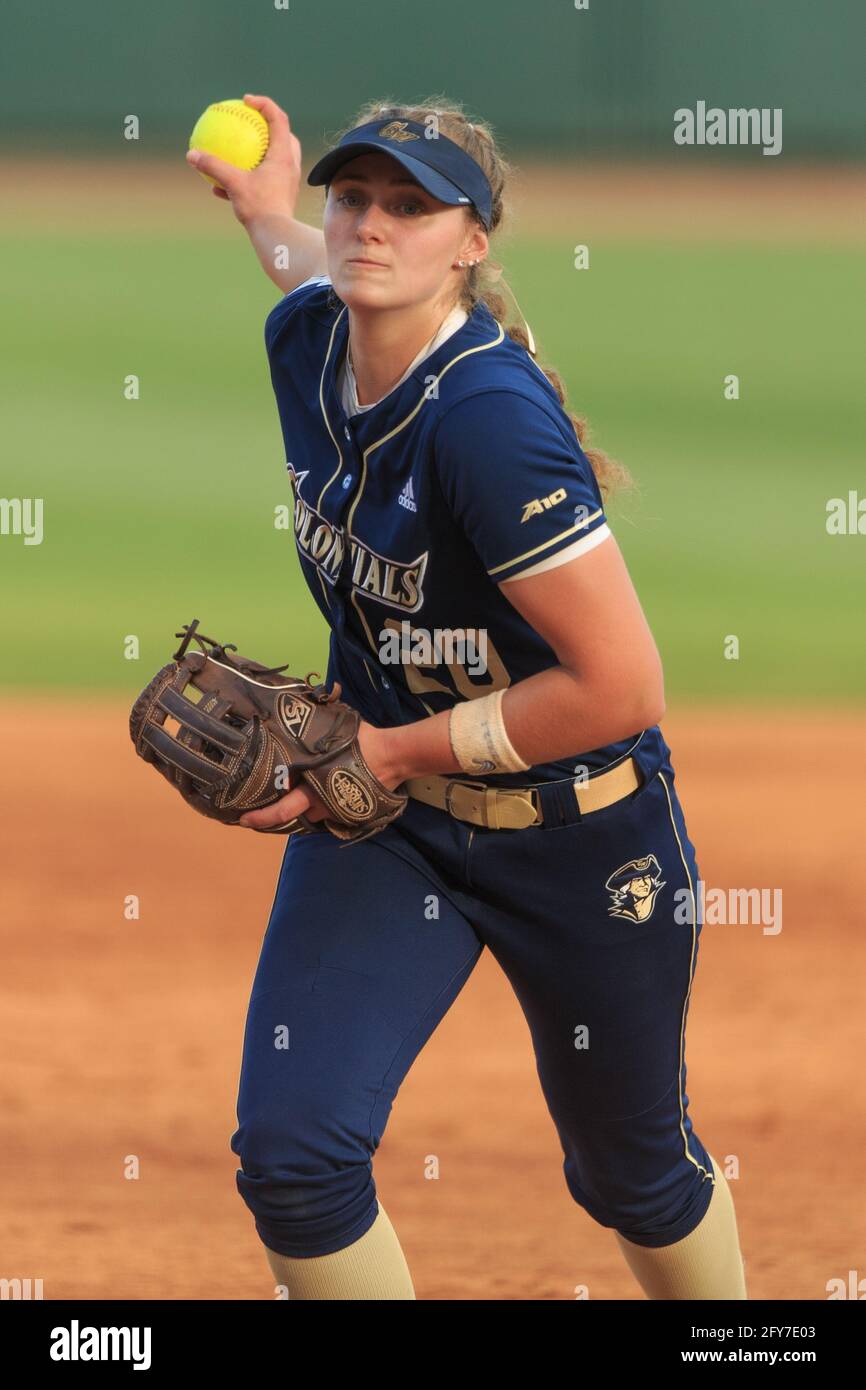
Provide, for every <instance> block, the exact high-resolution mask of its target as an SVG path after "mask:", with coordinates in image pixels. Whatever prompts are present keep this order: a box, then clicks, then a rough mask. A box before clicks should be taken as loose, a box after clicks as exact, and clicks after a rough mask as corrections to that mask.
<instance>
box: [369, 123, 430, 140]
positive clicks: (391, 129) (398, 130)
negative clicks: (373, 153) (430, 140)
mask: <svg viewBox="0 0 866 1390" xmlns="http://www.w3.org/2000/svg"><path fill="white" fill-rule="evenodd" d="M376 134H377V135H381V136H382V139H383V140H420V139H421V136H420V135H415V133H414V132H413V131H411V130H407V129H406V122H405V121H389V122H388V124H387V125H380V127H379V129H378V130H377V131H376Z"/></svg>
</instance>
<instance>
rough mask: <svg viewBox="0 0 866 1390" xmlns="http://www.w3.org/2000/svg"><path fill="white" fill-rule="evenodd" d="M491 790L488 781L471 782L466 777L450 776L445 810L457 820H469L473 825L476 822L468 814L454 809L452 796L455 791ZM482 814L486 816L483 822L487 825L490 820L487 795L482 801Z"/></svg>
mask: <svg viewBox="0 0 866 1390" xmlns="http://www.w3.org/2000/svg"><path fill="white" fill-rule="evenodd" d="M489 790H490V788H489V787H488V786H487V784H486V782H469V781H467V780H466V779H465V778H460V777H452V778H449V780H448V781H447V782H446V784H445V810H446V811H447V812H448V814H449V816H454V817H455V819H456V820H462V821H466V820H468V821H469V823H470V825H472V824H474V823H475V822H473V821H472V820H471V819H470V818H469V817H468V816H461V815H460V813H459V812H458V811H456V810H455V809H454V807H453V805H452V798H453V796H454V794H455V791H456V792H458V793H459V792H467V791H475V792H488V791H489ZM482 815H483V816H484V822H483V823H484V825H486V824H487V820H488V817H487V798H486V796H485V798H484V800H483V802H482Z"/></svg>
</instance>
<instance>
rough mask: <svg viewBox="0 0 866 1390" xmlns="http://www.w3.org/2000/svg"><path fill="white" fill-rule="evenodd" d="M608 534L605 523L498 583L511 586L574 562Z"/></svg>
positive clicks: (605, 538)
mask: <svg viewBox="0 0 866 1390" xmlns="http://www.w3.org/2000/svg"><path fill="white" fill-rule="evenodd" d="M596 516H598V512H596ZM610 534H611V530H610V527H609V526H608V524H607V522H606V521H605V522H604V523H603V524H602V525H601V526H598V527H596V529H595V530H594V531H590V533H589V535H588V536H581V538H580V540H579V541H575V542H574V544H573V545H567V546H566V547H565V549H564V550H558V551H557V552H556V554H555V555H548V557H547V559H546V560H539V562H538V564H537V565H530V567H529V569H528V570H521V571H520V573H519V574H510V575H509V576H508V578H507V579H503V580H501V581H500V582H501V583H502V584H513V582H514V580H515V579H529V577H530V576H531V575H533V574H544V573H545V571H546V570H552V569H556V568H557V566H558V565H564V564H566V563H567V562H568V561H569V560H576V559H577V557H578V555H585V554H586V552H587V551H588V550H593V549H594V548H595V547H596V546H597V545H600V544H601V542H602V541H606V540H607V538H608V536H609V535H610ZM513 563H514V562H513V561H512V564H513Z"/></svg>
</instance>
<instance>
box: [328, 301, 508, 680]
mask: <svg viewBox="0 0 866 1390" xmlns="http://www.w3.org/2000/svg"><path fill="white" fill-rule="evenodd" d="M497 327H498V329H499V332H498V333H497V335H496V337H495V338H492V339H491V341H490V342H489V343H479V344H478V346H477V347H472V348H466V349H465V350H464V351H463V352H458V353H457V355H456V356H455V357H452V358H451V361H450V362H446V363H445V366H444V367H443V368H442V370H441V372H439V373H438V374H437V375H436V377H435V378H434V381H435V383H436V387H437V388H438V385H439V382H440V381H441V380H442V378H443V376H444V375H445V373H446V372H448V371H450V370H451V368H452V367H454V366H456V364H457V363H458V362H460V361H462V360H463V358H464V357H472V356H473V355H474V354H475V353H476V352H487V350H488V349H489V348H492V347H497V346H498V345H499V344H500V343H501V342H503V340H504V338H505V329H504V328H503V327H502V324H501V323H500V324H497ZM432 395H433V397H434V398H435V397H436V396H437V395H438V389H437V391H434V392H433V393H432ZM430 399H431V391H430V384H429V383H428V385H427V386H425V387H424V389H423V391H422V392H421V396H420V398H419V400H418V403H417V405H415V406H414V408H413V409H412V410H410V411H409V414H408V415H407V416H406V417H405V419H403V420H401V421H400V422H399V424H396V425H395V426H394V428H393V429H391V430H389V431H388V433H387V434H384V435H383V436H382V438H381V439H377V440H375V442H374V443H372V444H369V445H368V446H367V448H366V449H365V450H364V452H363V454H362V456H361V460H362V462H361V483H360V486H359V488H358V493H357V496H356V497H355V500H354V502H353V503H352V505H351V507H350V508H349V515H348V516H347V518H346V535H347V537H350V538H351V537H352V518H353V517H354V515H355V508H356V507H357V505H358V503H359V502H360V500H361V498H362V496H363V495H364V488H365V486H366V484H367V459H368V458H369V457H370V455H371V454H373V453H375V451H376V449H379V448H381V447H382V445H383V444H386V443H387V442H388V440H389V439H393V438H394V436H395V435H396V434H399V433H400V432H401V430H404V429H405V428H406V426H407V425H408V424H409V423H410V421H412V420H414V418H415V416H416V415H417V414H418V411H419V410H420V409H421V407H422V406H423V405H424V403H425V402H426V401H429V400H430ZM331 481H333V479H331V480H330V481H329V483H328V484H327V486H330V482H331ZM352 603H353V604H354V606H355V612H356V613H357V614H358V617H359V618H360V620H361V623H362V624H363V627H364V631H365V632H366V634H367V641H368V642H369V643H370V646H371V647H372V649H373V651H374V652H376V654H377V656H378V648H377V646H376V642H375V639H374V637H373V634H372V632H371V631H370V626H369V624H368V622H367V619H366V617H365V616H364V613H363V610H362V609H361V606H360V604H359V603H358V596H357V594H356V593H355V590H354V588H353V589H352Z"/></svg>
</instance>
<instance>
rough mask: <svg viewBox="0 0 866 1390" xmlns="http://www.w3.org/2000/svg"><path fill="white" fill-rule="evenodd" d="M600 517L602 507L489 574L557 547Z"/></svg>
mask: <svg viewBox="0 0 866 1390" xmlns="http://www.w3.org/2000/svg"><path fill="white" fill-rule="evenodd" d="M600 516H601V507H599V509H598V511H595V512H593V513H592V516H588V517H586V518H585V519H584V520H583V521H576V522H575V523H574V525H573V526H568V527H566V529H565V530H564V531H560V532H559V535H558V536H551V538H550V540H549V541H542V542H541V545H536V546H535V547H534V548H533V549H532V550H524V552H523V554H522V555H514V556H513V557H512V558H511V559H510V560H505V561H504V562H503V564H501V565H494V566H493V569H492V570H488V571H487V573H488V574H498V573H499V571H500V570H507V569H508V567H509V565H516V564H517V562H518V560H528V559H529V557H530V556H531V555H537V554H538V552H539V551H540V550H547V549H548V548H549V547H550V546H551V545H556V542H557V541H561V540H562V538H563V536H570V535H571V533H572V532H573V531H582V530H583V528H584V526H588V525H589V523H590V522H591V521H595V520H596V518H597V517H600ZM599 530H601V527H599ZM521 577H522V576H521ZM514 578H515V579H517V578H518V576H517V575H514ZM503 583H504V581H503Z"/></svg>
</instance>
